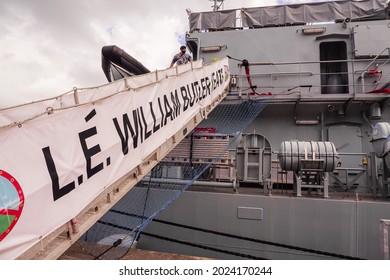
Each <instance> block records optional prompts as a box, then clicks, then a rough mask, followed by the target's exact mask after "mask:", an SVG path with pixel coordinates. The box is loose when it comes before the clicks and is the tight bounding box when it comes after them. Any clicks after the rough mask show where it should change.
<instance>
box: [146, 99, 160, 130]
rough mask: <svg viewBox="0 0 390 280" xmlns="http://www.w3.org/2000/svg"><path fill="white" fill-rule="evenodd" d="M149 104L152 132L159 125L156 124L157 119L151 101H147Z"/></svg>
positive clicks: (158, 127) (157, 128)
mask: <svg viewBox="0 0 390 280" xmlns="http://www.w3.org/2000/svg"><path fill="white" fill-rule="evenodd" d="M149 106H150V112H151V113H152V117H153V133H155V132H156V131H157V130H159V129H160V125H159V124H158V125H156V123H157V119H156V115H155V114H154V110H153V103H152V102H149Z"/></svg>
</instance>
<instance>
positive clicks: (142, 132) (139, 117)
mask: <svg viewBox="0 0 390 280" xmlns="http://www.w3.org/2000/svg"><path fill="white" fill-rule="evenodd" d="M137 120H138V126H139V135H140V136H141V137H140V138H141V139H140V142H141V144H142V143H143V142H144V127H143V126H142V122H141V116H140V113H139V108H137Z"/></svg>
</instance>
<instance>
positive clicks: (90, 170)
mask: <svg viewBox="0 0 390 280" xmlns="http://www.w3.org/2000/svg"><path fill="white" fill-rule="evenodd" d="M96 134H97V130H96V127H95V126H94V127H91V128H89V129H87V130H84V131H83V132H80V133H79V138H80V144H81V148H82V150H83V153H84V157H85V160H86V161H87V178H88V179H89V178H91V177H92V176H93V175H95V174H96V173H98V172H100V171H102V170H103V163H102V162H101V163H99V164H98V165H95V166H94V167H92V157H93V156H94V155H96V154H98V153H100V152H101V149H100V145H99V144H97V145H95V146H93V147H91V148H88V146H87V141H86V140H87V139H88V138H90V137H92V136H94V135H96Z"/></svg>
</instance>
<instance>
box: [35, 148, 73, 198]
mask: <svg viewBox="0 0 390 280" xmlns="http://www.w3.org/2000/svg"><path fill="white" fill-rule="evenodd" d="M42 152H43V155H44V157H45V161H46V166H47V170H48V171H49V175H50V179H51V188H52V190H53V199H54V201H56V200H57V199H60V198H61V197H63V196H64V195H67V194H68V193H70V192H71V191H72V190H74V189H75V187H76V184H75V182H74V181H73V182H70V183H69V184H67V185H65V186H63V187H60V182H59V178H58V173H57V169H56V165H55V164H54V160H53V157H52V155H51V152H50V147H45V148H43V149H42Z"/></svg>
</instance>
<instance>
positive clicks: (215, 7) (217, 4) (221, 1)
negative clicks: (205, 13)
mask: <svg viewBox="0 0 390 280" xmlns="http://www.w3.org/2000/svg"><path fill="white" fill-rule="evenodd" d="M209 1H212V2H214V5H213V6H211V7H212V8H213V11H218V10H219V9H220V8H221V6H222V5H223V2H224V1H225V0H209ZM219 3H220V4H219Z"/></svg>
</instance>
